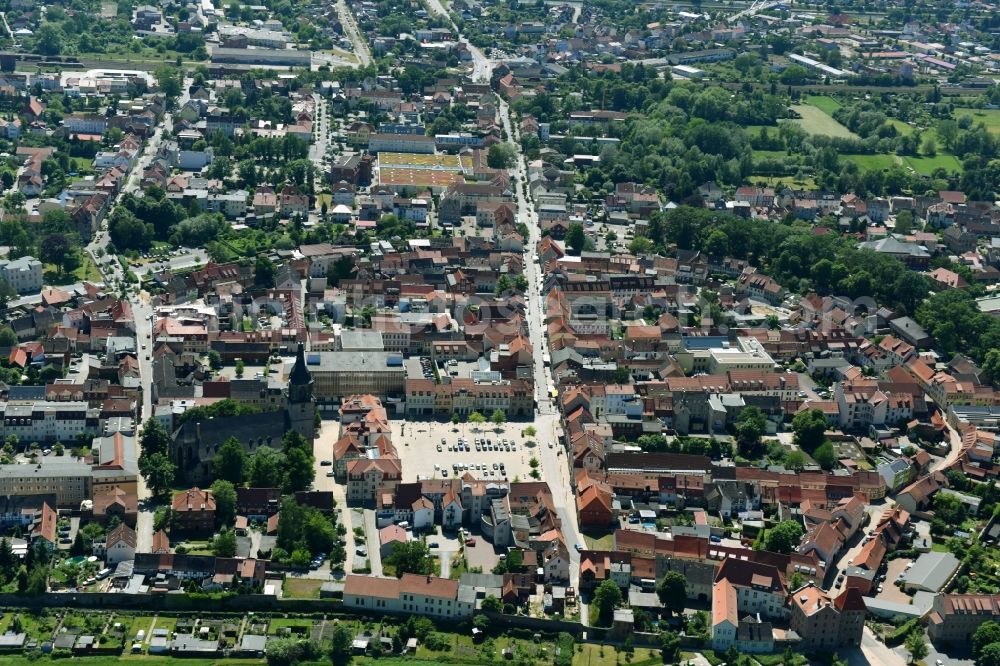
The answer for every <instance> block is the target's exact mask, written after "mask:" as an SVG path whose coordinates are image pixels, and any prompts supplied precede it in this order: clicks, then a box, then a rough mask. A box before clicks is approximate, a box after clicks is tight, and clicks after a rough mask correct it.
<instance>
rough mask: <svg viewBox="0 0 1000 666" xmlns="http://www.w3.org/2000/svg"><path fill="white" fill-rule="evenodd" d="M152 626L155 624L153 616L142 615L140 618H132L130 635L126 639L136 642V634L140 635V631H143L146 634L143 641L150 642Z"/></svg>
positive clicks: (129, 629)
mask: <svg viewBox="0 0 1000 666" xmlns="http://www.w3.org/2000/svg"><path fill="white" fill-rule="evenodd" d="M152 624H153V616H152V615H140V616H139V617H134V618H132V624H131V625H129V628H128V633H127V634H126V635H125V638H126V639H127V640H129V641H134V640H135V636H136V634H138V633H139V631H140V630H141V631H143V632H145V636H146V637H145V638H144V639H143V642H145V641H148V640H149V634H150V633H151V632H150V629H149V628H150V627H151V626H152Z"/></svg>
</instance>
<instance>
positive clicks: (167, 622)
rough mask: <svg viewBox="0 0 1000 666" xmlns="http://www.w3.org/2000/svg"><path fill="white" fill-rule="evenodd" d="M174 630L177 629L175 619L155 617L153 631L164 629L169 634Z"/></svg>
mask: <svg viewBox="0 0 1000 666" xmlns="http://www.w3.org/2000/svg"><path fill="white" fill-rule="evenodd" d="M176 628H177V618H176V617H164V616H163V615H159V616H157V618H156V625H155V626H154V627H153V629H166V630H167V631H170V632H172V631H173V630H174V629H176Z"/></svg>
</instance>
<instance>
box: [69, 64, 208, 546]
mask: <svg viewBox="0 0 1000 666" xmlns="http://www.w3.org/2000/svg"><path fill="white" fill-rule="evenodd" d="M190 85H191V80H190V79H185V80H184V82H183V85H182V86H181V87H182V91H181V95H180V97H179V98H178V99H177V101H176V103H175V107H174V108H178V109H179V108H181V107H183V106H184V104H186V103H187V101H188V99H189V98H190V97H189V93H188V89H189V86H190ZM167 128H169V129H172V128H173V114H172V113H171V112H167V113H166V114H164V116H163V123H162V124H161V125H160V127H157V128H156V130H155V132H154V133H153V136H152V137H150V139H149V140H148V141H147V142H146V147H145V149H144V150H143V151H142V154H141V155H140V156H139V159H137V160H136V163H135V165H134V166H133V167H132V171H131V172H129V175H128V178H127V180H126V183H125V186H124V187H123V188H122V189H121V191H120V192H119V194H118V196H117V197H116V198H115V201H114V202H113V204H112V206H110V207H109V208H108V210H109V211H110V210H112V209H113V208H114V206H116V205H118V203H119V202H120V201H121V198H122V197H123V196H124V195H125V194H126V193H136V192H138V191H139V184H140V182H141V181H142V172H143V170H145V169H146V167H147V166H149V164H150V162H152V161H153V158H155V157H156V154H157V152H159V150H160V145H161V144H162V143H163V139H164V133H165V132H166V131H169V130H168V129H167ZM110 242H111V237H110V234H109V233H108V228H107V223H106V222H102V223H101V227H100V228H99V229H97V230H96V232H95V234H94V239H93V240H92V241H91V242H90V244H89V245H88V246H87V252H88V253H90V256H91V258H92V259H93V260H94V264H95V265H96V266H97V267H98V268H99V269H100V271H101V273H102V275H103V276H104V284H105V287H106V288H107V290H108V291H111V290H112V289H114V288H116V286H118V285H127V291H126V294H125V295H126V298H127V299H128V302H129V305H131V307H132V317H133V320H134V322H135V337H136V341H137V343H138V345H139V382H140V386H142V388H143V390H142V405H141V407H140V409H139V420H140V421H144V420H145V419H146V418H147V417H149V416H152V415H153V407H152V391H151V390H150V387H151V386H152V383H153V364H152V361H151V358H152V356H151V352H152V348H153V339H152V328H153V322H152V318H153V308H152V304H151V303H150V300H149V294H148V293H146V292H144V291H142V288H141V287H140V286H134V285H128V283H127V281H126V278H125V272H124V270H123V268H122V267H121V265H120V264H119V263H118V262H117V261H110V262H107V263H102V262H100V261H98V259H99V257H98V256H97V255H98V254H101V255H106V254H107V249H108V244H109V243H110ZM98 250H100V252H98ZM137 434H138V433H137ZM138 457H139V438H138V437H136V459H138ZM136 488H137V493H138V496H139V515H138V517H137V520H136V529H135V532H136V539H137V542H136V551H137V552H149V551H150V550H152V545H153V506H152V504H151V503H150V501H149V497H150V494H149V488H148V487H147V486H146V481H145V479H143V478H142V475H139V478H138V482H137V484H136Z"/></svg>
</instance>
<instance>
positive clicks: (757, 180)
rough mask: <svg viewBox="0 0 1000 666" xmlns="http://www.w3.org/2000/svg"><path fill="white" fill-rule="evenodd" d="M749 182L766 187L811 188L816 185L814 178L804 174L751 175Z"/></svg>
mask: <svg viewBox="0 0 1000 666" xmlns="http://www.w3.org/2000/svg"><path fill="white" fill-rule="evenodd" d="M750 184H751V185H765V186H768V187H777V186H779V185H791V186H793V187H801V188H805V189H811V188H815V187H816V180H815V179H814V178H812V177H811V176H806V177H805V178H797V177H795V176H752V177H751V178H750Z"/></svg>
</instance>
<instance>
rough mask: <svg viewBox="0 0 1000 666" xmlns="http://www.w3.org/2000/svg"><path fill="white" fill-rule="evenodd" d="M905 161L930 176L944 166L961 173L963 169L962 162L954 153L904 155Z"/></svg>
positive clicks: (918, 171) (917, 170) (920, 172)
mask: <svg viewBox="0 0 1000 666" xmlns="http://www.w3.org/2000/svg"><path fill="white" fill-rule="evenodd" d="M903 161H904V162H906V164H907V166H909V167H912V168H913V170H914V171H916V172H917V173H919V174H920V175H922V176H929V175H931V173H932V172H933V171H934V170H935V169H938V168H942V169H944V170H945V171H948V172H952V171H957V172H959V173H960V172H961V171H962V163H961V162H959V161H958V158H957V157H955V156H954V155H940V154H939V155H935V156H934V157H904V158H903Z"/></svg>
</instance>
